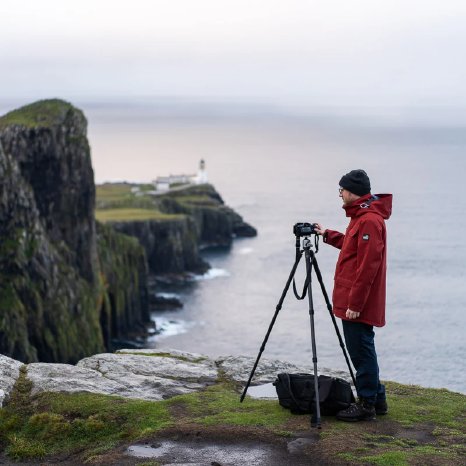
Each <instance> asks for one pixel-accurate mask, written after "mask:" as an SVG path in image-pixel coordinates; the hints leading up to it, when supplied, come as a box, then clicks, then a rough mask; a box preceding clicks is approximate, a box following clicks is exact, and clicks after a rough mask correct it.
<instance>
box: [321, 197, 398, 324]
mask: <svg viewBox="0 0 466 466" xmlns="http://www.w3.org/2000/svg"><path fill="white" fill-rule="evenodd" d="M343 208H344V209H345V210H346V216H347V217H350V218H351V221H350V223H349V225H348V228H347V229H346V233H345V234H342V233H339V232H338V231H332V230H326V231H325V233H324V242H326V243H328V244H330V245H332V246H335V247H336V248H338V249H341V251H340V255H339V257H338V262H337V265H336V269H335V283H334V288H333V313H334V314H335V315H336V316H337V317H340V318H341V319H345V320H349V319H347V318H346V311H347V309H351V310H352V311H355V312H360V315H359V317H358V318H357V319H351V320H352V321H353V322H364V323H366V324H369V325H374V326H376V327H383V326H384V325H385V281H386V270H387V239H386V229H385V220H387V219H388V218H389V217H390V215H391V212H392V195H391V194H377V195H376V196H373V195H372V194H367V195H365V196H362V197H360V198H359V199H357V200H356V201H354V202H353V203H352V204H350V205H348V206H343Z"/></svg>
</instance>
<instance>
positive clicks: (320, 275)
mask: <svg viewBox="0 0 466 466" xmlns="http://www.w3.org/2000/svg"><path fill="white" fill-rule="evenodd" d="M311 257H312V263H313V265H314V270H315V271H316V275H317V279H318V280H319V283H320V288H321V289H322V294H323V295H324V299H325V302H326V304H327V309H328V312H329V313H330V317H331V318H332V322H333V326H334V328H335V332H336V334H337V337H338V341H339V342H340V347H341V349H342V351H343V355H344V357H345V360H346V364H347V365H348V369H349V372H350V374H351V379H352V380H353V384H354V386H355V387H356V378H355V377H354V373H353V369H352V368H351V363H350V360H349V358H348V353H347V352H346V347H345V344H344V343H343V338H341V333H340V329H339V328H338V325H337V321H336V319H335V316H334V315H333V311H332V304H331V303H330V299H329V297H328V294H327V291H326V289H325V285H324V281H323V279H322V274H321V273H320V269H319V264H318V263H317V259H316V256H315V254H314V253H313V252H312V251H311Z"/></svg>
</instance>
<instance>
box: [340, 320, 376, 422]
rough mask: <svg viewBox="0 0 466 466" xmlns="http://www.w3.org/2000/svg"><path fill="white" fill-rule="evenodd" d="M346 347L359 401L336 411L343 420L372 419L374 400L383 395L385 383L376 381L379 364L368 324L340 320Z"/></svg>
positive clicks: (372, 332)
mask: <svg viewBox="0 0 466 466" xmlns="http://www.w3.org/2000/svg"><path fill="white" fill-rule="evenodd" d="M343 332H344V335H345V342H346V347H347V349H348V353H349V355H350V358H351V361H352V362H353V365H354V367H355V369H356V391H357V394H358V397H359V399H360V402H359V404H358V405H352V406H351V407H350V408H348V409H347V410H344V411H342V412H340V413H338V416H337V417H338V418H339V419H342V420H345V421H359V420H364V419H373V418H374V415H375V408H374V407H375V404H376V401H377V399H378V397H380V398H381V399H382V397H383V398H385V387H384V386H383V385H382V384H380V381H379V366H378V364H377V354H376V352H375V345H374V335H375V334H374V330H373V328H372V326H371V325H367V324H363V323H361V322H351V321H346V320H343Z"/></svg>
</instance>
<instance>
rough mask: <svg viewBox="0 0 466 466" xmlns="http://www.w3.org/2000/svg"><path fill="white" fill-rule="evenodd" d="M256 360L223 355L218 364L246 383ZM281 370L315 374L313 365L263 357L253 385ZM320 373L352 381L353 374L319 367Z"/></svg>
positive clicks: (229, 376)
mask: <svg viewBox="0 0 466 466" xmlns="http://www.w3.org/2000/svg"><path fill="white" fill-rule="evenodd" d="M255 361H256V358H255V357H252V356H223V357H220V358H219V359H217V361H216V362H217V365H218V368H219V370H220V371H221V372H222V374H223V375H224V376H225V377H227V378H228V379H231V380H233V381H235V382H239V383H246V382H247V381H248V379H249V375H250V373H251V370H252V368H253V367H254V363H255ZM280 372H293V373H299V372H303V373H308V374H313V373H314V370H313V368H312V366H310V365H309V366H306V365H302V366H297V365H295V364H292V363H290V362H286V361H280V360H277V359H273V360H272V359H265V358H263V359H261V360H260V362H259V364H258V366H257V369H256V371H255V373H254V377H253V380H252V382H251V385H262V384H265V383H270V382H273V381H274V380H275V379H276V377H277V374H279V373H280ZM318 373H319V374H325V375H328V376H330V377H340V378H342V379H344V380H347V381H348V382H351V376H350V374H349V373H348V372H345V371H338V370H334V369H328V368H326V367H318Z"/></svg>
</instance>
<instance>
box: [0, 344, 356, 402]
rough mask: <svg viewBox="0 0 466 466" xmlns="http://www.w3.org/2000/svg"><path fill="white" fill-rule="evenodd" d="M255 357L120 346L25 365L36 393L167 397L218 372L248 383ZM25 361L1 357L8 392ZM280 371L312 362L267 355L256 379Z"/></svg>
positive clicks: (219, 375)
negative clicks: (71, 359) (67, 360)
mask: <svg viewBox="0 0 466 466" xmlns="http://www.w3.org/2000/svg"><path fill="white" fill-rule="evenodd" d="M254 361H255V358H253V357H245V356H228V357H221V358H218V359H216V360H215V359H211V358H209V357H207V356H204V355H200V354H196V353H188V352H183V351H178V350H164V351H163V352H161V351H157V350H154V349H143V350H130V349H126V350H119V351H118V352H117V353H111V354H110V353H104V354H97V355H95V356H91V357H88V358H85V359H83V360H81V361H79V362H78V363H77V364H76V365H75V366H73V365H69V364H47V363H32V364H29V365H27V366H25V367H26V377H27V378H28V379H29V380H30V381H31V382H32V394H37V393H41V392H67V393H76V392H89V393H100V394H104V395H119V396H123V397H125V398H137V399H143V400H153V401H156V400H162V399H167V398H170V397H173V396H175V395H180V394H185V393H191V392H193V391H197V390H201V389H203V388H205V387H206V386H208V385H212V384H214V383H215V382H217V381H218V379H219V378H222V379H227V380H231V381H233V382H237V383H240V384H243V385H244V384H245V383H246V382H247V380H248V378H249V374H250V371H251V369H252V367H253V364H254ZM20 366H21V364H20V363H19V362H17V361H13V360H11V359H9V358H3V359H2V358H1V357H0V380H4V379H5V380H7V382H6V383H3V384H2V385H0V388H1V389H2V390H3V392H4V397H8V394H9V393H10V392H11V390H12V388H13V384H14V380H15V379H16V378H17V377H18V376H19V367H20ZM280 372H308V373H312V369H311V367H306V366H296V365H294V364H291V363H288V362H285V361H278V360H268V359H263V360H261V361H260V363H259V366H258V368H257V371H256V375H255V377H254V379H253V382H252V385H261V384H265V383H270V382H272V381H274V380H275V378H276V376H277V374H278V373H280ZM319 373H324V374H327V375H331V376H335V377H343V378H346V379H348V374H347V373H344V372H339V371H332V370H329V369H320V370H319Z"/></svg>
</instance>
